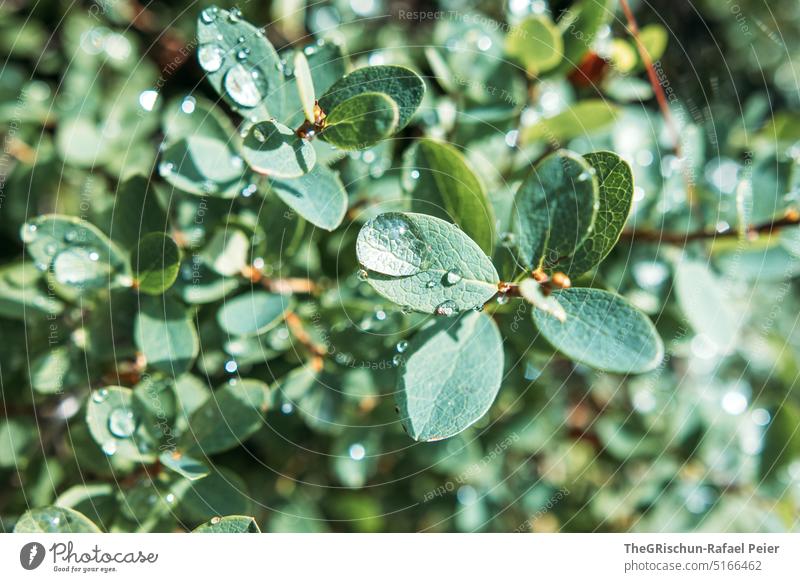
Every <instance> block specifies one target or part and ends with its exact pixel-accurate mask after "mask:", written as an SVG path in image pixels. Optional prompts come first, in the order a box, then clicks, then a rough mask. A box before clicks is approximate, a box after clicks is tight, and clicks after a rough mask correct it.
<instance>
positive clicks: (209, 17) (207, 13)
mask: <svg viewBox="0 0 800 582" xmlns="http://www.w3.org/2000/svg"><path fill="white" fill-rule="evenodd" d="M216 19H217V8H216V7H211V8H206V9H205V10H203V11H202V12H201V13H200V22H202V23H203V24H211V23H212V22H214V21H215V20H216Z"/></svg>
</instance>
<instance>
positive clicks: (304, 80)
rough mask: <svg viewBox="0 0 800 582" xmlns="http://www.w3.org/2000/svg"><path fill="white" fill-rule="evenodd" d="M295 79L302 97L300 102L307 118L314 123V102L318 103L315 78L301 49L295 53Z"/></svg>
mask: <svg viewBox="0 0 800 582" xmlns="http://www.w3.org/2000/svg"><path fill="white" fill-rule="evenodd" d="M294 79H295V81H296V82H297V94H298V96H299V97H300V104H301V105H302V106H303V113H304V114H305V116H306V120H307V121H310V122H311V123H314V121H315V115H314V104H315V103H316V97H315V93H314V79H312V78H311V68H310V67H309V66H308V59H307V58H306V55H304V54H303V53H302V52H299V51H298V52H296V53H295V55H294Z"/></svg>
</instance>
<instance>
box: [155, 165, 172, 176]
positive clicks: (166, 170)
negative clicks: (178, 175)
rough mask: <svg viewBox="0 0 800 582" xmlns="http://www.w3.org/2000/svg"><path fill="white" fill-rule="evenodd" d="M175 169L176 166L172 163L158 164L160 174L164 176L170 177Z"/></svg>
mask: <svg viewBox="0 0 800 582" xmlns="http://www.w3.org/2000/svg"><path fill="white" fill-rule="evenodd" d="M174 169H175V164H173V163H172V162H161V163H160V164H158V173H159V174H161V175H162V176H168V175H169V174H171V173H172V171H173V170H174Z"/></svg>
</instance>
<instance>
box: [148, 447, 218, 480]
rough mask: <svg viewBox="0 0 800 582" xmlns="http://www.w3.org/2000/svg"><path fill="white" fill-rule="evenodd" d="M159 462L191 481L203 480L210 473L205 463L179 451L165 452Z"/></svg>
mask: <svg viewBox="0 0 800 582" xmlns="http://www.w3.org/2000/svg"><path fill="white" fill-rule="evenodd" d="M158 460H159V461H160V462H161V464H162V465H164V466H165V467H167V468H168V469H171V470H172V471H175V472H176V473H177V474H178V475H181V476H182V477H185V478H187V479H188V480H189V481H196V480H198V479H202V478H203V477H206V476H208V474H209V473H210V471H209V468H208V467H207V466H206V464H205V463H203V462H202V461H199V460H197V459H193V458H192V457H189V456H187V455H184V454H182V453H180V452H178V451H164V452H163V453H161V455H160V456H159V457H158Z"/></svg>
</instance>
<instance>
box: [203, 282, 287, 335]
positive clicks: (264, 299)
mask: <svg viewBox="0 0 800 582" xmlns="http://www.w3.org/2000/svg"><path fill="white" fill-rule="evenodd" d="M289 306H290V302H289V299H288V298H287V297H284V296H283V295H278V294H275V293H267V292H266V291H250V292H247V293H244V294H243V295H239V296H237V297H234V298H233V299H229V300H226V301H225V303H224V305H223V306H222V307H221V308H220V310H219V311H218V312H217V321H218V322H219V326H220V327H221V328H222V330H223V331H224V332H225V333H228V334H230V335H240V336H250V335H260V334H262V333H265V332H267V331H269V330H270V329H272V328H273V327H275V326H276V325H277V324H278V323H279V322H280V321H281V320H282V319H283V316H284V315H285V313H286V311H287V310H288V309H289Z"/></svg>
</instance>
